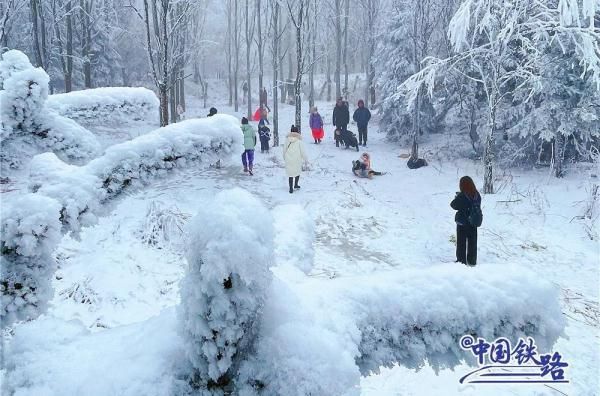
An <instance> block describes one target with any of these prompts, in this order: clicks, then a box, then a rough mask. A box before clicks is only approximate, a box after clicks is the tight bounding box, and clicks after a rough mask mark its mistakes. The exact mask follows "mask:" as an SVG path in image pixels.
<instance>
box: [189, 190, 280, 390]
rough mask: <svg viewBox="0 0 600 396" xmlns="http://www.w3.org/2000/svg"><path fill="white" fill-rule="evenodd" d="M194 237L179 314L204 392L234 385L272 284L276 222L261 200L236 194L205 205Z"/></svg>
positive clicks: (191, 227)
mask: <svg viewBox="0 0 600 396" xmlns="http://www.w3.org/2000/svg"><path fill="white" fill-rule="evenodd" d="M187 232H188V234H187V240H188V242H187V261H188V269H187V272H186V274H185V277H184V279H183V280H182V282H181V305H180V312H179V314H180V321H181V331H182V333H183V338H184V342H185V346H186V348H185V350H186V354H187V357H188V359H189V360H190V362H191V363H192V365H193V366H194V368H195V369H196V374H195V378H194V380H195V382H196V383H197V384H198V385H199V386H201V387H208V388H224V387H227V386H232V382H234V379H235V378H236V376H237V370H238V367H239V365H240V363H242V362H243V361H244V360H246V359H247V358H248V357H249V353H250V352H251V351H252V349H253V345H254V342H255V337H256V333H257V330H258V327H259V324H260V320H259V319H260V317H261V313H262V307H263V305H264V303H265V298H266V294H267V291H268V287H269V283H270V281H271V273H270V272H269V267H270V266H271V265H272V263H273V220H272V217H271V215H270V214H269V212H268V211H267V209H266V208H265V207H264V206H263V205H262V204H261V203H260V202H259V201H258V199H257V198H255V197H254V196H252V195H251V194H250V193H248V192H246V191H244V190H241V189H234V190H228V191H224V192H221V193H219V194H218V195H217V196H216V197H215V199H214V200H213V201H211V202H208V203H206V204H203V206H202V208H201V209H200V211H199V212H198V214H197V215H196V216H195V217H194V218H192V219H191V220H190V223H189V225H188V229H187Z"/></svg>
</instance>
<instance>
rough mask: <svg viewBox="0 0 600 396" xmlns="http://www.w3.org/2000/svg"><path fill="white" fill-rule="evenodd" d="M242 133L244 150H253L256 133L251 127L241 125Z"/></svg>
mask: <svg viewBox="0 0 600 396" xmlns="http://www.w3.org/2000/svg"><path fill="white" fill-rule="evenodd" d="M242 133H243V134H244V150H254V146H256V132H254V128H252V125H248V124H244V125H242Z"/></svg>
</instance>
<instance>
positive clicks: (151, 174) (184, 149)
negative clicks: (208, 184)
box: [30, 115, 243, 229]
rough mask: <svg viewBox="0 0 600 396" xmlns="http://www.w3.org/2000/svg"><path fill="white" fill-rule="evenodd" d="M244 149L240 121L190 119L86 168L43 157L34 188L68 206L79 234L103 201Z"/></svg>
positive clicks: (34, 172) (34, 168)
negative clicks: (189, 167) (182, 169)
mask: <svg viewBox="0 0 600 396" xmlns="http://www.w3.org/2000/svg"><path fill="white" fill-rule="evenodd" d="M241 147H242V134H241V133H240V127H239V123H238V121H237V120H236V119H235V118H234V117H231V116H227V115H216V116H214V117H210V118H204V119H194V120H188V121H184V122H179V123H177V124H172V125H169V126H166V127H163V128H159V129H156V130H154V131H152V132H150V133H148V134H146V135H142V136H139V137H137V138H135V139H132V140H130V141H127V142H123V143H120V144H116V145H114V146H111V147H109V148H107V149H106V151H105V153H104V155H102V156H100V157H98V158H95V159H94V160H92V161H90V162H89V163H88V164H86V165H84V166H69V165H67V164H62V163H61V161H60V160H58V159H57V158H56V156H54V155H52V154H51V153H46V154H41V155H38V156H36V157H35V158H34V159H33V160H32V161H31V165H30V172H31V185H30V188H31V189H32V190H33V191H37V192H39V193H40V194H44V195H47V196H50V197H52V198H55V199H56V200H58V201H59V202H60V203H61V204H62V205H63V210H62V213H63V216H62V220H63V223H65V224H66V225H68V227H69V228H71V229H78V228H79V227H80V226H81V225H82V224H83V225H85V224H87V223H88V222H89V221H88V220H90V219H93V215H94V214H95V213H96V212H97V209H98V208H99V207H100V205H101V204H102V203H103V202H105V201H107V200H109V199H111V198H114V197H116V196H117V195H119V194H120V193H121V192H123V191H124V190H125V189H127V188H131V187H135V186H137V187H139V186H142V185H144V184H146V183H148V182H150V181H151V180H153V179H154V178H156V177H160V176H164V175H166V174H167V173H168V172H169V171H170V170H172V169H177V168H184V167H186V166H190V165H192V164H197V163H198V162H205V163H208V164H210V163H212V162H214V161H216V160H217V159H222V160H223V161H225V160H227V159H231V156H232V154H234V153H235V154H237V153H239V152H240V150H243V149H242V148H241ZM82 215H83V216H85V217H87V220H86V219H85V218H80V217H81V216H82Z"/></svg>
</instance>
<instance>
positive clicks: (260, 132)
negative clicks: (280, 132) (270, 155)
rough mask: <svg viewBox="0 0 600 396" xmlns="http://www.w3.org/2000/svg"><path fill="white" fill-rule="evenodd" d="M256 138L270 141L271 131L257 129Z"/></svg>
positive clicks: (264, 127) (264, 128) (263, 128)
mask: <svg viewBox="0 0 600 396" xmlns="http://www.w3.org/2000/svg"><path fill="white" fill-rule="evenodd" d="M258 136H259V137H260V138H261V140H269V139H271V131H270V130H269V128H268V127H266V126H263V127H261V128H259V130H258Z"/></svg>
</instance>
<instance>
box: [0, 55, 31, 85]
mask: <svg viewBox="0 0 600 396" xmlns="http://www.w3.org/2000/svg"><path fill="white" fill-rule="evenodd" d="M31 67H32V66H31V62H29V58H28V57H27V55H25V54H24V53H22V52H21V51H18V50H10V51H6V52H5V53H3V54H2V58H0V89H4V88H3V86H4V81H6V80H7V79H8V78H9V77H10V76H11V75H13V74H14V73H16V72H20V71H23V70H26V69H30V68H31Z"/></svg>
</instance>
